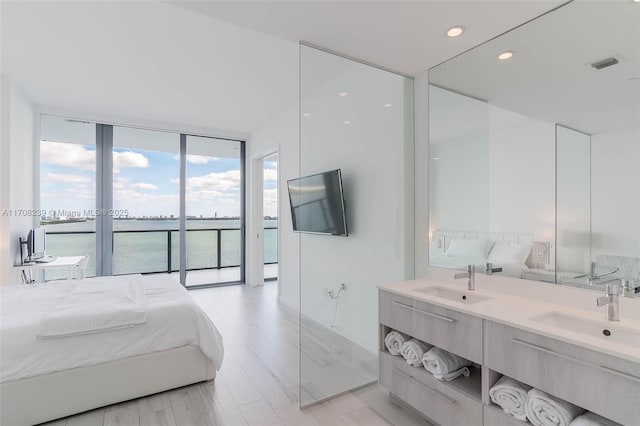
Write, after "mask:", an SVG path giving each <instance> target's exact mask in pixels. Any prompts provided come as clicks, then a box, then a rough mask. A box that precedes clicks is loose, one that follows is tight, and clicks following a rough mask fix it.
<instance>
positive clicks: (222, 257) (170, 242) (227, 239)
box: [47, 227, 278, 275]
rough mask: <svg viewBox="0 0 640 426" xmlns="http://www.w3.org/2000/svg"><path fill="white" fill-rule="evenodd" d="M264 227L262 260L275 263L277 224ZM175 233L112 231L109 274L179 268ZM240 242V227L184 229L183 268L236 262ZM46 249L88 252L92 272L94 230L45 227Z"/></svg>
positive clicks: (55, 252)
mask: <svg viewBox="0 0 640 426" xmlns="http://www.w3.org/2000/svg"><path fill="white" fill-rule="evenodd" d="M264 229H265V240H268V241H271V242H272V244H270V245H269V244H268V247H265V259H264V264H265V265H270V264H275V263H277V262H278V260H277V229H278V228H277V227H265V228H264ZM269 233H272V234H271V236H270V237H269V238H267V237H268V235H269ZM179 235H180V234H179V230H178V229H145V230H117V231H113V233H112V244H113V275H123V274H132V273H143V274H147V273H160V272H167V273H171V272H177V271H179V269H180V256H179V252H180V251H179ZM240 242H241V233H240V228H203V229H187V252H188V254H187V268H186V269H187V271H197V270H206V269H222V268H232V267H238V266H240V259H241V252H240V250H241V244H240ZM47 253H48V254H52V255H56V256H65V255H79V254H89V255H90V261H89V264H88V265H87V273H88V275H94V274H95V231H47ZM214 260H215V262H214Z"/></svg>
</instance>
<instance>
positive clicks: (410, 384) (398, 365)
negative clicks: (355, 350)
mask: <svg viewBox="0 0 640 426" xmlns="http://www.w3.org/2000/svg"><path fill="white" fill-rule="evenodd" d="M380 384H382V386H384V387H385V388H387V389H388V390H389V391H390V392H391V393H392V394H393V395H394V396H396V397H397V398H400V399H402V400H403V401H405V402H406V403H408V404H409V405H411V406H412V407H414V408H415V409H416V410H418V411H419V412H421V413H422V414H424V415H425V416H426V417H428V418H429V419H431V420H432V421H434V422H436V423H438V424H440V425H442V426H449V425H451V426H459V425H465V426H473V425H482V402H481V401H480V400H475V399H473V398H470V397H469V396H467V395H465V394H464V393H462V392H458V391H457V390H455V389H454V388H452V387H451V386H450V385H448V384H445V383H442V382H440V381H438V380H436V379H434V378H433V376H431V375H430V374H429V373H427V371H426V370H424V369H422V368H418V367H412V366H410V365H408V364H407V363H406V362H404V360H403V359H402V358H401V357H394V356H392V355H390V354H388V353H386V352H381V353H380ZM478 385H479V383H478Z"/></svg>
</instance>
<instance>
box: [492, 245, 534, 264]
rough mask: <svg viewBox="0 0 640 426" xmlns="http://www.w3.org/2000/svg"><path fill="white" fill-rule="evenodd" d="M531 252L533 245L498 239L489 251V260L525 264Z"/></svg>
mask: <svg viewBox="0 0 640 426" xmlns="http://www.w3.org/2000/svg"><path fill="white" fill-rule="evenodd" d="M529 253H531V246H523V245H520V244H516V243H505V242H503V241H498V242H497V243H495V244H494V245H493V248H492V249H491V252H489V260H491V261H498V262H508V263H517V264H518V265H524V262H526V261H527V257H529Z"/></svg>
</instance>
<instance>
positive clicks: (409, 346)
mask: <svg viewBox="0 0 640 426" xmlns="http://www.w3.org/2000/svg"><path fill="white" fill-rule="evenodd" d="M431 347H432V346H431V345H427V344H426V343H424V342H421V341H420V340H418V339H411V340H409V341H408V342H405V344H404V345H402V348H400V353H401V354H402V356H403V357H404V359H405V360H407V364H409V365H413V366H414V367H420V362H421V360H422V356H423V355H424V353H425V352H427V351H428V350H429V349H430V348H431Z"/></svg>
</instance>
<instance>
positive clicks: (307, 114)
mask: <svg viewBox="0 0 640 426" xmlns="http://www.w3.org/2000/svg"><path fill="white" fill-rule="evenodd" d="M302 115H303V116H305V117H311V114H310V113H308V112H303V113H302Z"/></svg>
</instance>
